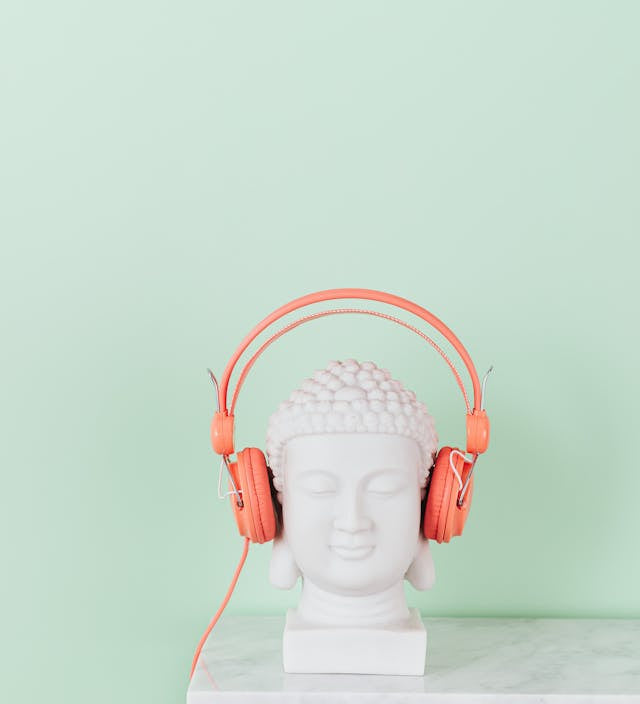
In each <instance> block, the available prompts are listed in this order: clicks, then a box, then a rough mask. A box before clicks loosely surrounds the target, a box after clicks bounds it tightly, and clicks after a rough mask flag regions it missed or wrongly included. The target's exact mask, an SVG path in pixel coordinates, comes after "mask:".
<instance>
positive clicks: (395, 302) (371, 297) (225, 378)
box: [218, 288, 481, 413]
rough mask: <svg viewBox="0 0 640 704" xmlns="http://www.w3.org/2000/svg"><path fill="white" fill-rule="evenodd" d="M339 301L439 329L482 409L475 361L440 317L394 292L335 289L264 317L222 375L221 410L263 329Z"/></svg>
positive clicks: (474, 406)
mask: <svg viewBox="0 0 640 704" xmlns="http://www.w3.org/2000/svg"><path fill="white" fill-rule="evenodd" d="M337 298H351V299H360V300H367V301H378V302H379V303H388V304H390V305H392V306H396V307H397V308H402V309H403V310H406V311H409V312H410V313H413V314H414V315H416V316H418V317H419V318H422V320H424V321H425V322H427V323H429V325H431V326H432V327H434V328H435V329H436V330H438V332H440V333H442V335H444V337H446V338H447V340H449V342H450V343H451V344H452V345H453V347H454V348H455V350H456V352H457V353H458V354H459V355H460V357H461V359H462V361H463V362H464V364H465V366H466V368H467V370H468V372H469V375H470V376H471V382H472V384H473V410H474V411H476V410H480V402H481V401H480V399H481V390H480V379H479V378H478V374H477V372H476V368H475V366H474V364H473V362H472V361H471V357H470V356H469V353H468V352H467V350H466V349H465V348H464V345H463V344H462V343H461V342H460V340H459V339H458V338H457V337H456V336H455V335H454V333H453V332H452V331H451V330H450V329H449V328H448V327H447V326H446V325H445V324H444V323H443V322H442V321H441V320H440V319H439V318H436V316H435V315H433V313H430V312H429V311H428V310H427V309H426V308H422V306H419V305H417V304H416V303H412V302H411V301H409V300H407V299H406V298H401V297H400V296H395V295H393V294H392V293H386V292H384V291H375V290H373V289H367V288H333V289H328V290H326V291H317V292H316V293H309V294H307V295H306V296H301V297H300V298H296V299H294V300H293V301H291V302H290V303H286V304H285V305H283V306H281V307H280V308H278V309H277V310H275V311H273V313H271V314H270V315H268V316H267V317H266V318H264V320H262V321H261V322H260V323H258V324H257V325H256V326H255V327H254V328H253V330H252V331H251V332H250V333H249V334H248V335H247V336H246V337H245V338H244V340H242V342H241V343H240V344H239V345H238V348H237V349H236V351H235V352H234V353H233V356H232V357H231V359H230V360H229V363H228V364H227V366H226V368H225V370H224V373H223V374H222V380H221V383H220V386H219V388H218V403H219V407H220V410H221V411H222V412H224V413H226V412H228V409H227V391H228V388H229V380H230V378H231V374H232V373H233V370H234V368H235V366H236V363H237V362H238V359H239V358H240V356H241V355H242V353H243V352H244V351H245V350H246V349H247V347H248V346H249V345H250V344H251V343H252V342H253V341H254V340H255V339H256V337H258V335H259V334H260V333H261V332H263V330H265V329H266V328H268V327H269V326H270V325H271V324H272V323H274V322H275V321H276V320H279V319H280V318H282V317H284V316H285V315H287V314H288V313H291V312H292V311H294V310H298V309H300V308H304V307H305V306H310V305H313V304H314V303H321V302H323V301H332V300H335V299H337ZM336 312H337V311H336ZM398 322H400V321H398ZM407 327H408V326H407ZM414 330H415V329H414ZM254 361H255V360H254Z"/></svg>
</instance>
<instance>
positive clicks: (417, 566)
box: [404, 536, 436, 591]
mask: <svg viewBox="0 0 640 704" xmlns="http://www.w3.org/2000/svg"><path fill="white" fill-rule="evenodd" d="M404 578H405V579H407V580H409V582H410V584H411V585H412V586H413V587H415V589H419V590H420V591H424V590H425V589H431V587H433V585H434V582H435V581H436V570H435V566H434V564H433V558H432V557H431V550H430V549H429V541H428V540H426V539H425V538H423V537H422V536H420V538H418V545H417V548H416V553H415V555H414V556H413V562H412V563H411V564H410V565H409V569H408V570H407V571H406V573H405V575H404Z"/></svg>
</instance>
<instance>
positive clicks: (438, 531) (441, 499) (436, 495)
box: [423, 447, 473, 543]
mask: <svg viewBox="0 0 640 704" xmlns="http://www.w3.org/2000/svg"><path fill="white" fill-rule="evenodd" d="M453 451H454V448H451V447H443V448H441V449H440V451H439V452H438V456H437V457H436V461H435V464H434V467H433V470H432V472H431V482H430V484H429V494H428V496H427V507H426V510H425V513H424V522H423V533H424V537H425V538H427V539H429V540H435V541H437V542H438V543H448V542H449V541H450V540H451V538H452V537H453V536H455V535H462V530H463V528H464V524H465V521H466V520H467V514H468V513H469V508H470V506H471V497H472V494H473V477H472V478H471V481H470V482H469V486H468V488H467V492H466V494H465V497H464V503H463V504H462V506H458V494H459V492H460V484H459V482H458V478H457V477H456V475H455V474H454V472H453V470H452V469H451V465H450V458H451V453H452V452H453ZM453 466H454V467H455V468H456V472H458V475H459V476H460V479H461V480H462V482H463V484H464V482H465V480H466V478H467V476H468V474H469V471H470V469H471V465H470V464H469V463H468V462H465V461H464V458H463V456H462V455H461V454H459V451H456V453H455V454H454V455H453Z"/></svg>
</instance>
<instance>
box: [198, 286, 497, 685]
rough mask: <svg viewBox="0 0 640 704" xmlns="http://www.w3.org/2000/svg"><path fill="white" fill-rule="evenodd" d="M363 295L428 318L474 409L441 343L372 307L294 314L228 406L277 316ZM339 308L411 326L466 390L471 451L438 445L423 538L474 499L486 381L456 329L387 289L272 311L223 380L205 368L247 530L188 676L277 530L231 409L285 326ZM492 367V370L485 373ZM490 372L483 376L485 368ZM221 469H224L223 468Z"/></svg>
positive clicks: (448, 524) (447, 532)
mask: <svg viewBox="0 0 640 704" xmlns="http://www.w3.org/2000/svg"><path fill="white" fill-rule="evenodd" d="M345 298H346V299H361V300H371V301H378V302H379V303H388V304H390V305H392V306H396V307H397V308H402V309H403V310H405V311H408V312H410V313H413V314H414V315H416V316H418V317H419V318H421V319H422V320H424V321H425V322H427V323H429V324H430V325H431V326H432V327H434V328H435V329H436V330H438V332H440V333H441V334H442V335H443V336H444V337H445V338H446V339H447V340H448V341H449V342H450V343H451V344H452V345H453V347H454V349H455V350H456V352H457V353H458V354H459V355H460V357H461V358H462V361H463V362H464V364H465V366H466V367H467V370H468V372H469V375H470V376H471V381H472V384H473V408H471V406H470V404H469V399H468V397H467V393H466V391H465V387H464V384H463V383H462V380H461V378H460V375H459V374H458V372H457V370H456V368H455V367H454V365H453V364H452V362H451V361H450V360H449V358H448V357H447V355H446V354H445V353H444V351H443V350H442V349H440V347H439V346H438V345H437V344H436V343H435V342H434V341H433V340H432V339H431V338H430V337H427V335H425V334H424V333H423V332H422V331H420V330H418V329H417V328H415V327H413V326H412V325H409V324H408V323H406V322H405V321H403V320H400V319H399V318H394V317H393V316H391V315H387V314H385V313H380V312H378V311H372V310H362V309H358V308H337V309H332V310H328V311H320V312H317V313H313V314H310V315H306V316H304V317H303V318H300V319H299V320H296V321H294V322H292V323H289V324H288V325H286V326H285V327H284V328H282V329H281V330H279V331H278V332H276V333H275V334H273V335H272V336H271V337H270V338H269V339H268V340H266V341H265V342H264V343H263V344H262V345H261V346H260V347H259V349H258V350H257V351H256V352H255V354H254V355H253V356H252V357H251V359H249V361H248V362H247V363H246V365H245V367H244V369H243V370H242V372H241V374H240V376H239V378H238V382H237V385H236V388H235V390H234V392H233V396H232V399H231V406H230V407H227V391H228V388H229V380H230V378H231V374H232V372H233V370H234V368H235V366H236V363H237V362H238V359H239V358H240V356H241V355H242V353H243V352H244V351H245V350H246V349H247V347H248V346H249V345H250V344H251V343H252V342H253V341H254V340H255V339H256V337H258V335H260V333H262V332H263V331H264V330H265V329H266V328H267V327H269V326H270V325H271V324H272V323H274V322H275V321H276V320H279V319H280V318H282V317H283V316H285V315H287V314H288V313H291V312H293V311H295V310H298V309H299V308H304V307H306V306H309V305H312V304H314V303H321V302H324V301H330V300H335V299H345ZM341 313H366V314H368V315H374V316H377V317H379V318H385V319H386V320H391V321H393V322H395V323H398V324H400V325H402V326H404V327H406V328H408V329H409V330H412V331H413V332H415V333H416V334H417V335H419V336H420V337H422V338H423V339H424V340H426V341H427V342H428V343H429V344H430V345H431V346H432V347H433V348H434V349H435V350H436V351H437V352H438V353H439V354H440V355H441V356H442V357H443V358H444V360H445V361H446V362H447V364H448V365H449V367H450V368H451V370H452V372H453V374H454V376H455V378H456V381H457V383H458V386H459V387H460V390H461V391H462V395H463V396H464V400H465V404H466V407H467V418H466V427H467V444H466V452H467V453H470V454H472V455H473V457H472V459H470V460H469V459H467V457H466V455H465V453H463V452H461V451H460V450H458V449H456V448H452V447H442V448H440V450H439V451H438V453H437V455H436V459H435V463H434V467H433V469H432V470H431V473H430V479H429V485H428V489H427V496H426V508H425V512H424V519H423V524H422V532H423V534H424V536H425V538H428V539H429V540H436V541H437V542H438V543H443V542H444V543H447V542H449V541H450V540H451V538H452V537H453V536H455V535H461V534H462V529H463V528H464V524H465V520H466V518H467V514H468V512H469V507H470V505H471V497H472V494H473V476H472V474H473V468H474V466H475V462H476V460H477V458H478V455H480V454H481V453H483V452H485V450H486V449H487V446H488V444H489V418H488V417H487V414H486V412H485V410H484V407H483V395H484V382H485V381H486V376H485V379H484V381H483V383H482V385H481V384H480V380H479V378H478V375H477V373H476V370H475V367H474V365H473V362H472V361H471V358H470V357H469V354H468V353H467V351H466V350H465V348H464V347H463V345H462V343H461V342H460V340H458V338H457V337H456V336H455V335H454V334H453V332H452V331H451V330H450V329H449V328H448V327H447V326H446V325H445V324H444V323H443V322H442V321H441V320H439V319H438V318H436V316H435V315H433V314H432V313H430V312H429V311H428V310H426V309H425V308H422V307H421V306H419V305H417V304H416V303H412V302H411V301H409V300H407V299H406V298H400V297H399V296H395V295H393V294H391V293H385V292H384V291H375V290H371V289H364V288H336V289H329V290H326V291H318V292H316V293H310V294H307V295H306V296H302V297H300V298H296V299H295V300H293V301H291V302H290V303H287V304H285V305H284V306H281V307H280V308H278V309H277V310H275V311H274V312H273V313H271V314H270V315H268V316H267V317H266V318H264V320H262V321H261V322H260V323H258V325H256V327H255V328H253V330H252V331H251V332H250V333H249V334H248V335H247V336H246V337H245V338H244V339H243V340H242V342H241V343H240V345H239V346H238V348H237V349H236V351H235V352H234V354H233V356H232V357H231V359H230V360H229V363H228V364H227V366H226V368H225V370H224V373H223V375H222V380H221V383H220V384H218V383H217V381H216V378H215V376H214V375H213V373H212V372H209V373H210V375H211V378H212V380H213V382H214V384H215V386H216V390H217V397H218V410H217V412H216V413H215V414H214V416H213V420H212V422H211V443H212V445H213V449H214V451H215V452H217V453H218V454H219V455H221V456H222V461H223V462H224V465H226V468H227V471H228V473H229V489H230V491H229V492H228V494H229V496H230V497H231V505H232V507H233V513H234V516H235V519H236V522H237V524H238V530H239V531H240V535H242V536H244V538H245V544H244V550H243V553H242V557H241V559H240V562H239V564H238V567H237V568H236V571H235V573H234V576H233V579H232V581H231V585H230V587H229V590H228V591H227V594H226V596H225V598H224V601H223V602H222V604H221V606H220V608H219V609H218V611H217V613H216V615H215V616H214V617H213V619H212V621H211V623H210V624H209V626H208V628H207V630H206V631H205V633H204V635H203V636H202V638H201V639H200V643H199V644H198V647H197V649H196V652H195V655H194V658H193V662H192V665H191V675H193V672H194V670H195V667H196V664H197V662H198V658H199V656H200V652H201V650H202V647H203V645H204V643H205V641H206V639H207V637H208V635H209V633H210V632H211V630H212V628H213V627H214V625H215V623H216V622H217V620H218V618H219V617H220V615H221V613H222V611H223V610H224V608H225V606H226V605H227V603H228V601H229V598H230V597H231V593H232V592H233V589H234V587H235V584H236V582H237V580H238V577H239V574H240V571H241V569H242V566H243V565H244V562H245V559H246V557H247V552H248V548H249V543H250V542H252V543H266V542H268V541H270V540H273V538H274V537H275V535H276V518H275V509H274V505H273V500H272V497H271V483H270V481H269V469H268V467H267V462H266V458H265V456H264V453H263V452H262V451H261V450H259V449H258V448H256V447H247V448H245V449H244V450H240V452H238V453H237V459H236V461H235V462H230V460H229V458H230V456H231V455H232V454H233V453H234V452H235V449H234V443H233V431H234V421H235V416H234V410H235V405H236V401H237V398H238V393H239V391H240V389H241V388H242V384H243V383H244V380H245V378H246V376H247V374H248V372H249V370H250V369H251V367H252V366H253V364H254V363H255V361H256V359H257V358H258V357H259V356H260V354H262V352H263V351H264V350H265V349H266V348H267V347H268V346H269V345H270V344H271V343H272V342H274V341H275V340H277V339H278V338H279V337H280V336H282V335H284V334H285V333H286V332H289V331H290V330H292V329H293V328H295V327H297V326H298V325H301V324H302V323H305V322H308V321H310V320H314V319H316V318H320V317H323V316H326V315H335V314H341ZM490 371H491V369H489V372H490ZM489 372H487V375H488V374H489ZM221 469H222V467H221Z"/></svg>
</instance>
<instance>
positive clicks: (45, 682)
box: [0, 0, 640, 702]
mask: <svg viewBox="0 0 640 704" xmlns="http://www.w3.org/2000/svg"><path fill="white" fill-rule="evenodd" d="M639 22H640V9H639V6H638V4H637V3H634V2H627V3H625V2H535V3H534V2H529V3H522V2H478V3H460V2H450V3H440V4H435V3H424V2H398V3H391V2H387V3H383V2H350V3H342V2H323V3H298V2H288V3H283V2H270V3H261V2H252V3H249V2H233V3H232V2H224V3H222V2H217V3H215V2H214V3H211V2H183V3H178V2H175V3H167V2H159V3H156V2H154V3H152V2H138V1H135V2H131V1H127V2H122V1H121V2H109V3H106V2H104V3H96V2H94V3H85V2H71V1H70V0H64V1H63V2H59V3H44V2H20V3H17V2H16V3H7V4H5V5H3V7H2V15H1V21H0V61H1V80H2V91H1V97H0V100H1V101H2V106H1V107H2V109H1V111H0V120H1V123H2V130H1V134H0V140H1V150H2V151H1V159H0V162H1V178H2V183H1V193H2V207H1V212H0V231H1V236H2V251H1V259H2V277H1V282H0V286H1V288H2V291H1V294H2V297H1V300H2V309H3V310H2V333H3V334H2V337H3V342H2V346H1V351H0V355H1V356H2V363H1V367H0V368H1V370H2V371H1V374H2V416H1V418H0V423H1V427H2V431H3V440H2V443H1V444H0V453H1V454H0V464H1V467H2V491H1V495H2V523H3V530H2V533H3V557H2V564H3V568H4V569H3V577H2V591H3V593H2V595H1V599H2V601H1V603H2V611H3V615H2V644H3V653H2V661H3V666H4V667H5V668H6V670H7V672H6V675H5V676H3V677H2V682H3V684H2V687H3V688H4V689H5V690H6V691H5V694H4V695H3V697H2V698H3V701H7V702H10V701H11V702H16V701H25V702H27V701H28V702H33V701H36V699H37V697H40V698H41V699H40V700H42V701H44V698H45V697H47V699H46V700H47V701H48V702H80V701H87V700H88V699H87V697H89V698H90V700H91V701H93V702H116V701H117V702H142V701H149V702H175V701H182V700H183V698H184V693H185V691H186V685H187V672H188V667H189V664H190V659H191V656H192V653H193V649H194V647H195V644H196V642H197V640H198V638H199V636H200V634H201V632H202V630H203V629H204V627H205V625H206V624H207V623H208V621H209V618H210V617H211V616H212V614H213V612H214V611H215V609H216V608H217V606H218V604H219V602H220V600H221V598H222V596H223V594H224V592H225V590H226V588H227V584H228V581H229V579H230V576H231V574H232V572H233V569H234V566H235V564H236V561H237V559H238V557H239V555H240V551H241V540H240V539H239V537H238V535H237V534H236V531H235V527H234V525H233V522H232V518H231V515H230V508H229V506H228V505H226V504H225V503H223V502H219V501H218V500H217V498H216V487H215V485H216V478H217V469H218V462H217V460H216V458H215V456H214V455H213V453H212V451H211V449H210V446H209V420H210V416H211V414H212V411H213V407H214V397H213V394H212V387H211V385H210V383H209V381H208V379H207V376H206V373H205V369H206V367H207V366H210V367H211V368H212V369H214V370H215V371H216V373H217V374H221V373H222V370H223V368H224V366H225V364H226V362H227V361H228V359H229V357H230V356H231V354H232V352H233V350H234V349H235V347H236V346H237V344H238V343H239V341H240V340H241V338H242V337H243V336H244V335H245V334H246V333H247V332H248V331H249V330H250V329H251V327H253V325H255V324H256V323H257V322H258V321H259V320H260V319H262V318H263V317H264V316H265V315H267V314H268V313H269V312H271V310H273V309H275V308H276V307H278V306H280V305H282V304H283V303H285V302H287V301H289V300H290V299H292V298H295V297H297V296H300V295H302V294H304V293H308V292H310V291H313V290H318V289H325V288H332V287H342V286H349V287H351V286H356V287H368V288H377V289H383V290H386V291H390V292H393V293H395V294H398V295H401V296H404V297H407V298H409V299H412V300H415V301H416V302H418V303H420V304H422V305H424V306H425V307H427V308H429V309H430V310H432V311H433V312H434V313H435V314H436V315H438V316H439V317H441V318H442V319H443V320H444V321H445V322H446V323H447V324H448V325H450V326H451V327H452V328H453V330H454V331H455V332H456V333H457V334H458V335H459V337H460V338H461V339H462V341H463V343H464V344H465V345H466V346H467V348H468V350H469V351H470V353H471V355H472V357H473V359H474V361H475V363H476V365H477V367H478V371H479V372H480V373H481V374H482V373H483V372H484V371H485V370H486V369H487V367H488V366H489V364H494V365H495V373H494V374H493V376H492V377H491V378H490V380H489V383H488V387H487V407H488V410H489V412H490V416H491V420H492V428H493V434H492V445H491V448H490V451H489V452H488V453H487V455H486V456H485V457H483V458H482V459H481V461H480V463H479V464H478V468H477V483H476V492H475V497H474V505H473V509H472V513H471V517H470V522H469V524H468V527H467V531H466V532H465V535H464V538H463V539H458V540H455V541H454V542H453V543H451V544H450V545H447V546H437V545H436V546H434V549H433V553H434V558H435V563H436V574H437V582H436V586H435V588H434V589H433V590H431V591H430V592H426V593H418V592H415V591H413V590H410V589H408V599H409V602H410V604H412V605H416V606H419V607H420V609H421V610H422V611H423V613H424V614H425V615H454V616H466V615H478V616H487V615H488V616H527V617H532V616H533V617H535V616H549V617H616V618H617V617H636V618H637V617H640V559H639V554H638V552H639V551H638V544H639V537H640V517H639V512H638V511H637V509H636V507H635V501H636V498H637V496H638V492H639V491H640V473H639V472H638V459H637V457H638V455H637V453H638V450H637V437H638V427H639V417H638V411H637V397H638V393H639V391H640V389H639V388H638V386H639V385H638V374H637V373H638V361H637V352H636V349H637V347H638V342H639V334H638V314H637V301H638V294H639V291H638V288H639V287H638V271H637V257H638V253H639V249H638V243H637V238H638V225H639V223H640V217H639V215H640V213H639V209H640V206H639V203H640V199H639V197H638V193H639V188H638V187H639V175H640V173H639V172H640V167H639V163H640V139H639V137H638V124H640V99H639V95H638V85H639V73H640V72H639V69H640V44H639V43H638V23H639ZM381 309H384V310H388V309H385V308H384V307H381ZM345 357H356V358H358V359H361V360H366V359H371V360H374V361H375V362H376V363H378V364H379V365H380V366H383V367H387V368H389V369H390V370H391V372H392V373H393V374H394V376H396V377H397V378H399V379H400V380H402V381H403V382H404V383H405V384H406V385H407V386H408V387H409V388H412V389H414V390H415V391H416V393H417V394H418V396H419V398H420V399H421V400H423V401H424V402H425V403H426V404H427V406H428V407H429V409H430V411H431V412H432V413H433V415H434V417H435V419H436V424H437V429H438V432H439V435H440V438H441V441H442V442H443V443H455V444H460V443H462V442H463V438H464V432H463V431H464V428H463V420H464V416H463V411H464V406H463V404H462V398H461V396H460V394H459V392H458V391H457V387H456V385H455V382H454V379H453V376H452V375H451V374H450V373H449V371H448V369H447V367H446V365H444V363H443V362H442V360H441V359H440V358H439V357H438V356H437V355H436V354H435V353H434V352H433V351H432V350H431V349H430V348H428V347H427V346H426V345H425V344H424V342H423V341H421V340H420V339H419V338H418V337H417V336H415V335H412V334H411V333H409V332H407V331H406V330H403V329H401V328H398V327H396V326H393V325H392V324H390V323H388V322H386V321H380V320H375V319H372V318H368V317H364V316H350V317H348V318H347V317H346V316H334V317H333V318H332V319H324V320H320V321H316V322H314V323H311V324H310V325H307V326H305V327H303V328H300V329H298V330H297V331H295V332H293V333H291V334H290V335H289V336H287V337H286V338H284V339H282V340H281V341H279V342H278V343H277V344H276V345H274V346H273V347H272V348H270V350H269V351H268V352H267V353H266V354H265V355H264V356H263V358H262V359H261V360H260V361H259V362H258V364H257V365H256V367H255V368H254V371H253V374H252V375H251V376H250V377H249V380H248V382H247V384H246V387H245V389H244V394H243V395H242V396H241V398H240V402H239V405H238V414H239V418H240V420H239V423H238V433H237V444H238V445H239V446H240V447H243V446H245V445H256V446H263V444H264V435H265V429H266V423H267V418H268V415H269V413H270V412H271V411H272V410H273V409H275V407H276V405H277V404H278V402H279V401H281V400H282V399H284V398H285V397H286V396H287V395H288V394H289V392H290V391H291V390H292V389H293V388H295V387H297V385H298V384H299V383H300V382H301V380H302V379H304V378H305V377H306V376H308V375H310V374H311V372H313V370H315V369H317V368H320V367H323V366H324V365H325V364H326V363H327V362H328V361H329V360H330V359H341V358H345ZM269 555H270V548H269V547H268V546H256V547H254V548H252V549H251V551H250V554H249V559H248V561H247V565H246V568H245V570H244V572H243V574H242V576H241V579H240V582H239V585H238V587H237V590H236V593H235V594H234V596H233V599H232V601H231V604H230V606H229V612H230V613H234V612H235V613H244V614H250V613H272V614H282V613H283V612H284V610H285V608H286V607H288V606H291V605H293V604H295V602H296V599H297V590H296V591H293V592H279V591H277V590H275V589H273V588H272V587H271V586H270V585H269V583H268V580H267V571H268V561H269Z"/></svg>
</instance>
